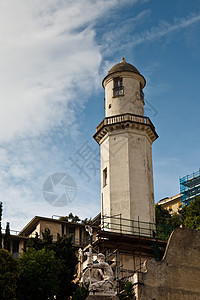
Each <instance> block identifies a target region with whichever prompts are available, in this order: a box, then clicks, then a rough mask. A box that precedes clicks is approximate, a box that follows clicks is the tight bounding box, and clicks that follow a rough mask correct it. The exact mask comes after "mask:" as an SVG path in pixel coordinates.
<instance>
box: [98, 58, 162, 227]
mask: <svg viewBox="0 0 200 300" xmlns="http://www.w3.org/2000/svg"><path fill="white" fill-rule="evenodd" d="M145 83H146V81H145V78H144V77H143V76H142V75H141V74H140V72H139V71H138V70H137V69H136V68H135V67H134V66H132V65H131V64H128V63H127V62H126V61H125V60H124V58H122V61H121V62H120V63H119V64H116V65H115V66H114V67H112V68H111V69H110V71H109V72H108V75H107V76H106V77H105V78H104V79H103V83H102V84H103V87H104V88H105V113H106V117H105V118H104V120H103V121H102V122H101V123H100V124H99V125H98V126H97V128H96V133H95V135H94V139H95V140H96V141H97V142H98V144H99V145H100V147H101V193H102V194H101V198H102V200H101V213H102V215H104V216H116V215H119V214H121V216H122V218H125V219H129V220H138V218H139V219H140V221H143V222H151V223H155V213H154V188H153V167H152V149H151V145H152V143H153V142H154V141H155V140H156V139H157V137H158V135H157V133H156V131H155V127H154V126H153V124H152V123H151V121H150V119H149V118H148V117H144V109H143V107H144V104H145V103H144V99H143V88H144V86H145Z"/></svg>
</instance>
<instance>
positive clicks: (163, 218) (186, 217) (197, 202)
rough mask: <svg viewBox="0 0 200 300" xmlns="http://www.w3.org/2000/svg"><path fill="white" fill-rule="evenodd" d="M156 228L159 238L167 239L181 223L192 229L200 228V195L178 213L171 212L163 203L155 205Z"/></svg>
mask: <svg viewBox="0 0 200 300" xmlns="http://www.w3.org/2000/svg"><path fill="white" fill-rule="evenodd" d="M155 214H156V229H157V236H158V237H159V238H163V239H167V238H168V237H169V235H170V233H171V232H172V231H173V230H174V229H175V228H178V227H180V226H181V225H182V226H183V227H186V228H190V229H197V230H199V229H200V197H196V198H195V199H194V200H193V201H192V202H191V203H189V204H188V205H185V206H184V207H183V208H182V209H179V211H178V212H177V213H173V214H170V213H169V211H168V210H167V209H164V208H163V207H162V206H161V205H158V204H157V205H156V206H155Z"/></svg>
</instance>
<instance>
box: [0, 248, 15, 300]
mask: <svg viewBox="0 0 200 300" xmlns="http://www.w3.org/2000/svg"><path fill="white" fill-rule="evenodd" d="M18 279H19V266H18V262H17V261H16V260H15V259H13V257H12V254H10V253H9V252H8V251H7V250H5V249H0V299H1V300H15V299H16V290H17V283H18Z"/></svg>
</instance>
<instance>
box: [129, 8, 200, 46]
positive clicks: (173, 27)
mask: <svg viewBox="0 0 200 300" xmlns="http://www.w3.org/2000/svg"><path fill="white" fill-rule="evenodd" d="M198 22H200V13H198V14H192V15H190V16H188V17H185V18H180V19H178V18H176V19H174V23H173V24H170V23H168V22H165V21H162V22H161V23H160V25H159V26H157V27H152V28H151V29H150V30H146V31H144V32H142V33H140V34H136V35H135V36H133V37H132V39H131V40H130V44H131V45H132V46H136V45H140V44H142V43H145V42H147V41H152V40H155V39H159V38H161V37H163V36H165V35H168V34H170V33H173V32H176V31H177V30H181V29H183V28H186V27H188V26H191V25H193V24H196V23H198Z"/></svg>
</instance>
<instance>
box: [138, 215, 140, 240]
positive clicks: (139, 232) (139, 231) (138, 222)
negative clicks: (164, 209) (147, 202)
mask: <svg viewBox="0 0 200 300" xmlns="http://www.w3.org/2000/svg"><path fill="white" fill-rule="evenodd" d="M138 232H139V236H140V217H139V216H138Z"/></svg>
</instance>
